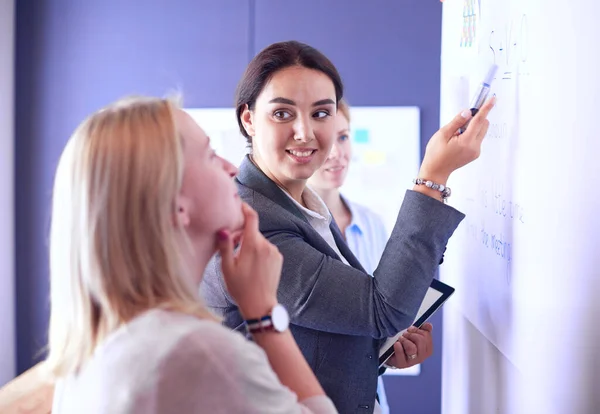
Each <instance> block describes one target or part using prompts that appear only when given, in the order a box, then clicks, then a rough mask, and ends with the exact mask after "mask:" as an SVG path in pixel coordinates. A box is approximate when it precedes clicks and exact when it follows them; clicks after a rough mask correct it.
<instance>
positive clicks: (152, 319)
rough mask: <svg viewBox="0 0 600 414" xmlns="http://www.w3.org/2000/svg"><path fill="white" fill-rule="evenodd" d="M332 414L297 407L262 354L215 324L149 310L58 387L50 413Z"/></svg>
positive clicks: (316, 406)
mask: <svg viewBox="0 0 600 414" xmlns="http://www.w3.org/2000/svg"><path fill="white" fill-rule="evenodd" d="M82 413H85V414H100V413H102V414H142V413H144V414H159V413H160V414H163V413H164V414H171V413H177V414H186V413H210V414H221V413H222V414H237V413H239V414H242V413H243V414H252V413H256V414H275V413H277V414H284V413H286V414H287V413H297V414H301V413H323V414H325V413H337V411H336V409H335V407H334V405H333V403H332V402H331V400H330V399H329V398H327V397H325V396H317V397H312V398H308V399H306V400H304V401H301V402H298V400H297V398H296V395H295V394H294V393H293V392H291V391H290V390H289V389H288V388H287V387H285V386H283V385H282V384H281V383H280V382H279V379H278V378H277V375H276V374H275V372H273V370H272V369H271V366H270V365H269V362H268V360H267V356H266V354H265V352H264V351H263V350H262V349H261V348H260V347H258V346H257V345H256V344H254V343H252V342H249V341H247V340H246V339H245V338H244V337H243V336H242V335H241V334H240V333H237V332H233V331H231V330H229V329H227V328H225V327H223V326H221V325H220V324H219V323H217V322H212V321H206V320H201V319H198V318H194V317H192V316H189V315H185V314H182V313H176V312H168V311H164V310H159V309H154V310H150V311H148V312H146V313H144V314H142V315H140V316H139V317H137V318H135V319H134V320H132V321H131V322H129V323H128V324H126V325H125V326H123V327H122V328H120V329H119V330H117V331H116V332H114V333H112V334H111V335H110V336H109V337H108V338H107V339H106V340H105V341H104V342H103V343H102V344H101V345H100V346H98V348H97V349H96V351H95V353H94V355H93V357H92V359H91V360H90V361H89V362H88V363H87V364H85V366H84V367H83V368H82V369H81V370H80V372H79V373H78V374H77V375H71V376H69V377H67V378H65V379H60V380H59V381H58V382H57V385H56V388H55V392H54V403H53V407H52V414H82Z"/></svg>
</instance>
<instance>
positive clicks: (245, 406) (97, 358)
mask: <svg viewBox="0 0 600 414" xmlns="http://www.w3.org/2000/svg"><path fill="white" fill-rule="evenodd" d="M235 174H236V169H235V168H234V167H233V166H232V165H231V164H229V163H227V162H226V161H224V160H223V159H222V158H220V157H219V156H217V155H216V154H215V153H214V151H213V150H212V149H211V148H210V142H209V139H208V137H207V136H206V135H205V133H204V132H203V131H202V129H201V128H200V127H199V126H198V125H197V124H195V122H194V121H193V120H192V119H191V118H190V117H189V116H188V115H187V114H186V113H185V112H184V111H182V110H181V109H179V108H178V107H177V105H175V104H174V103H173V102H171V101H168V100H162V99H152V98H135V99H128V100H125V101H120V102H117V103H115V104H113V105H111V106H109V107H107V108H105V109H103V110H101V111H99V112H97V113H95V114H93V115H92V116H90V117H89V118H88V119H87V120H85V121H84V122H83V123H82V124H81V125H80V126H79V128H78V129H77V130H76V131H75V133H74V135H73V136H72V137H71V139H70V140H69V142H68V143H67V145H66V148H65V150H64V152H63V154H62V156H61V159H60V162H59V165H58V169H57V173H56V178H55V186H54V195H53V197H54V201H53V206H52V226H51V234H50V273H51V320H50V333H49V356H48V360H47V361H46V367H47V368H48V369H50V371H51V372H52V374H53V375H54V376H55V377H56V378H57V379H58V381H57V385H56V390H55V394H54V405H53V411H52V412H53V414H71V413H78V414H80V413H86V414H93V413H110V414H120V413H123V414H124V413H211V414H213V413H261V414H263V413H308V412H314V413H334V412H336V411H335V408H334V407H333V404H332V403H331V401H330V400H329V399H328V398H327V397H326V396H325V395H324V392H323V390H322V388H321V386H320V385H319V383H318V382H317V380H316V379H315V376H314V374H313V373H312V371H311V369H310V367H309V366H308V364H307V363H306V361H305V360H304V358H303V356H302V354H301V352H300V351H299V349H298V347H297V345H296V343H295V342H294V339H293V337H292V335H291V334H290V332H289V330H288V329H287V319H286V312H285V309H283V308H282V307H281V306H280V305H277V299H276V291H277V286H278V282H279V277H280V272H281V266H282V256H281V255H280V254H279V252H278V251H277V248H275V247H274V246H273V245H271V244H270V243H269V242H267V241H266V239H265V238H264V237H263V236H262V235H261V234H260V232H259V231H258V221H257V215H256V213H255V212H254V211H253V210H252V209H250V208H249V207H248V206H247V205H245V204H243V203H242V201H241V200H240V197H239V196H238V194H237V190H236V187H235V185H234V183H233V180H232V177H233V176H234V175H235ZM238 241H240V242H241V247H240V248H239V250H238V251H237V252H236V253H235V254H234V253H233V246H234V243H237V242H238ZM217 249H218V250H220V253H221V256H222V257H223V265H222V267H223V274H224V275H225V276H224V277H225V279H226V285H227V288H228V289H229V292H230V294H231V295H232V296H233V297H235V298H236V301H237V303H238V305H239V307H240V309H241V311H242V313H243V314H244V317H245V319H247V320H248V326H249V331H250V332H251V333H252V334H253V337H254V338H253V339H254V340H255V343H256V344H254V343H251V342H248V341H247V340H246V339H245V338H244V337H243V336H242V335H240V334H239V333H234V332H231V331H229V330H228V329H226V328H224V327H222V326H221V325H220V323H219V321H217V320H216V319H215V317H214V316H213V315H212V314H211V313H209V311H208V310H207V309H206V307H205V306H204V305H203V304H202V303H201V302H200V301H199V298H198V296H197V292H198V285H199V283H200V281H201V275H202V274H203V270H204V268H205V266H206V264H207V263H208V261H209V259H210V258H211V257H212V256H213V255H214V254H215V253H216V251H217ZM256 319H259V320H261V321H262V322H258V323H257V322H256V321H255V320H256ZM261 348H262V349H261Z"/></svg>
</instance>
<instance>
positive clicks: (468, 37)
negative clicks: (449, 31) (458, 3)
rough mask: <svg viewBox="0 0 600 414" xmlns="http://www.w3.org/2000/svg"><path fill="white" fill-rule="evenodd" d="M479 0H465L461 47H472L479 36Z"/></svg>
mask: <svg viewBox="0 0 600 414" xmlns="http://www.w3.org/2000/svg"><path fill="white" fill-rule="evenodd" d="M476 6H478V0H464V4H463V27H462V35H461V38H460V47H472V46H473V43H474V42H475V39H476V37H477V8H476Z"/></svg>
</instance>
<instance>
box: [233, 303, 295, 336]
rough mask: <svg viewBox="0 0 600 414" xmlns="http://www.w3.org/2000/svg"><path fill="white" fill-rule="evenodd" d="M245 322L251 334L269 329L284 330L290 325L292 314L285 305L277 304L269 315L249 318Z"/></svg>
mask: <svg viewBox="0 0 600 414" xmlns="http://www.w3.org/2000/svg"><path fill="white" fill-rule="evenodd" d="M244 322H245V324H246V329H248V332H250V333H251V334H253V333H259V332H269V331H275V332H284V331H286V330H287V329H288V327H289V325H290V315H289V314H288V311H287V310H286V309H285V308H284V307H283V305H281V304H277V305H275V306H274V307H273V309H272V310H271V312H270V313H269V314H268V315H265V316H263V317H262V318H260V319H248V320H245V321H244Z"/></svg>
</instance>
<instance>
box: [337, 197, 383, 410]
mask: <svg viewBox="0 0 600 414" xmlns="http://www.w3.org/2000/svg"><path fill="white" fill-rule="evenodd" d="M342 199H343V200H344V203H345V204H346V206H348V209H349V210H350V213H351V214H352V221H351V222H350V224H349V225H348V227H346V229H345V231H344V233H345V234H346V243H348V247H350V250H351V251H352V253H354V256H356V258H357V259H358V261H359V262H360V264H362V266H363V267H364V268H365V270H366V271H367V273H368V274H370V275H373V272H374V271H375V269H376V268H377V265H378V264H379V260H380V259H381V255H382V254H383V250H384V249H385V245H386V244H387V241H388V238H389V235H388V232H387V230H386V229H385V225H384V224H383V220H382V219H381V217H379V216H378V215H377V214H376V213H374V212H373V211H371V210H369V209H368V208H367V207H365V206H362V205H360V204H356V203H353V202H352V201H350V200H348V199H347V198H345V197H343V196H342ZM342 230H343V229H342ZM377 394H378V395H379V405H380V408H381V413H382V414H389V412H390V408H389V406H388V403H387V397H386V395H385V388H384V384H383V379H382V378H381V376H380V377H379V378H378V381H377Z"/></svg>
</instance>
